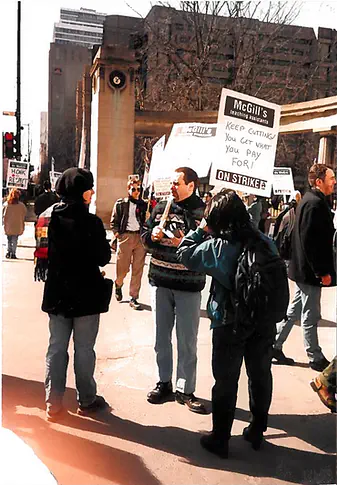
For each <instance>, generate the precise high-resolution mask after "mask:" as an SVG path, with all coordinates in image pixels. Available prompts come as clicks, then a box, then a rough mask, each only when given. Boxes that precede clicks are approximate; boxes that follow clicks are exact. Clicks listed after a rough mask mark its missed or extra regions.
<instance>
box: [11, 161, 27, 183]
mask: <svg viewBox="0 0 337 485" xmlns="http://www.w3.org/2000/svg"><path fill="white" fill-rule="evenodd" d="M28 178H29V163H27V162H19V161H17V160H8V170H7V187H8V188H12V187H17V188H18V189H27V187H28Z"/></svg>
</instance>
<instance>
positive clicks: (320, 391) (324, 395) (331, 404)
mask: <svg viewBox="0 0 337 485" xmlns="http://www.w3.org/2000/svg"><path fill="white" fill-rule="evenodd" d="M310 386H311V388H312V389H313V390H314V391H315V392H317V395H318V397H319V398H320V400H321V401H322V403H323V404H324V406H326V407H327V408H329V409H330V411H331V412H332V413H335V412H336V399H335V396H334V394H333V392H330V391H329V389H328V388H327V387H326V386H323V384H322V383H321V381H320V379H319V378H318V377H315V379H313V380H312V381H311V382H310Z"/></svg>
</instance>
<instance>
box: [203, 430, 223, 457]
mask: <svg viewBox="0 0 337 485" xmlns="http://www.w3.org/2000/svg"><path fill="white" fill-rule="evenodd" d="M200 444H201V446H202V447H203V448H205V450H207V451H209V452H210V453H213V454H214V455H217V456H219V457H220V458H228V441H224V440H219V438H217V437H215V436H214V433H208V434H203V435H202V436H201V438H200Z"/></svg>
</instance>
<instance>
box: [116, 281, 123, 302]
mask: <svg viewBox="0 0 337 485" xmlns="http://www.w3.org/2000/svg"><path fill="white" fill-rule="evenodd" d="M115 297H116V300H117V301H122V300H123V293H122V287H121V286H117V285H116V283H115Z"/></svg>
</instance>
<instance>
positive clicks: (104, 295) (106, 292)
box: [99, 277, 114, 313]
mask: <svg viewBox="0 0 337 485" xmlns="http://www.w3.org/2000/svg"><path fill="white" fill-rule="evenodd" d="M101 281H102V284H101V291H100V301H99V313H106V312H108V311H109V305H110V301H111V297H112V288H113V284H114V283H113V281H112V280H111V279H110V278H104V277H103V278H102V280H101Z"/></svg>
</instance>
